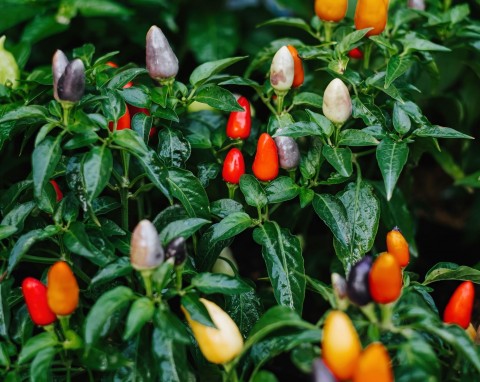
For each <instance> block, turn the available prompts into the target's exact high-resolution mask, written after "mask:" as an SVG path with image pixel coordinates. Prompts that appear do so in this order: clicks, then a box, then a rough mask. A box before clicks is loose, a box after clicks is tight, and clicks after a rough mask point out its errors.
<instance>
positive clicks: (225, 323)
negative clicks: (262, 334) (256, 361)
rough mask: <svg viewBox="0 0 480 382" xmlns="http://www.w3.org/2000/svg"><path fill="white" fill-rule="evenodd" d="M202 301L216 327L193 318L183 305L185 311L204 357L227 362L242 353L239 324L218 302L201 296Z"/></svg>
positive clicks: (222, 362) (210, 360) (217, 362)
mask: <svg viewBox="0 0 480 382" xmlns="http://www.w3.org/2000/svg"><path fill="white" fill-rule="evenodd" d="M200 302H201V303H202V304H203V305H204V306H205V308H206V309H207V311H208V314H209V315H210V318H211V319H212V321H213V323H214V324H215V326H216V328H212V327H210V326H206V325H203V324H201V323H199V322H197V321H195V320H193V319H192V318H191V317H190V314H189V313H188V311H187V310H186V309H185V308H184V307H183V306H182V310H183V313H185V317H186V318H187V322H188V325H189V326H190V328H191V329H192V332H193V335H194V337H195V339H196V340H197V342H198V346H199V348H200V351H201V352H202V354H203V355H204V357H205V358H206V359H207V360H208V361H209V362H212V363H215V364H225V363H227V362H229V361H231V360H232V359H234V358H235V357H236V356H238V355H239V354H240V352H241V351H242V348H243V337H242V335H241V334H240V330H238V326H237V324H235V322H234V321H233V320H232V319H231V317H230V316H229V315H228V314H227V313H225V312H224V311H223V310H222V309H221V308H220V307H219V306H218V305H217V304H215V303H213V302H212V301H209V300H206V299H204V298H201V299H200Z"/></svg>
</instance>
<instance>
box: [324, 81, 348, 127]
mask: <svg viewBox="0 0 480 382" xmlns="http://www.w3.org/2000/svg"><path fill="white" fill-rule="evenodd" d="M322 110H323V114H324V115H325V117H327V118H328V119H329V120H330V121H332V122H333V123H344V122H345V121H346V120H347V119H348V118H350V116H351V115H352V99H351V98H350V93H349V92H348V88H347V87H346V86H345V84H344V83H343V81H342V80H341V79H339V78H335V79H334V80H332V81H331V82H330V83H329V84H328V86H327V87H326V89H325V92H324V93H323V105H322Z"/></svg>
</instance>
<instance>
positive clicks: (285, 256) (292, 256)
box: [253, 221, 305, 314]
mask: <svg viewBox="0 0 480 382" xmlns="http://www.w3.org/2000/svg"><path fill="white" fill-rule="evenodd" d="M253 239H254V240H255V242H256V243H258V244H260V245H261V246H262V256H263V259H264V260H265V264H266V266H267V272H268V276H269V277H270V281H271V283H272V286H273V293H274V295H275V299H276V300H277V302H278V304H280V305H284V306H288V307H290V308H291V309H294V310H295V311H296V312H298V313H299V314H300V313H301V312H302V308H303V300H304V298H305V277H304V275H305V269H304V265H303V257H302V249H301V247H300V241H299V240H298V238H297V237H296V236H293V235H292V234H291V233H290V232H289V231H288V230H287V229H282V228H280V227H279V226H278V224H277V223H276V222H271V221H267V222H265V223H264V224H263V225H262V226H260V227H258V228H256V229H255V230H254V231H253Z"/></svg>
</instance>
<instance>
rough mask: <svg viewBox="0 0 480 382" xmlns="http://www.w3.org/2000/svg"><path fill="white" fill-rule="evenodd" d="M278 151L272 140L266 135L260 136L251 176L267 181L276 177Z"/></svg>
mask: <svg viewBox="0 0 480 382" xmlns="http://www.w3.org/2000/svg"><path fill="white" fill-rule="evenodd" d="M278 168H279V163H278V151H277V145H276V144H275V141H274V140H273V138H272V137H271V136H270V135H268V134H267V133H263V134H262V135H260V138H259V139H258V143H257V153H256V154H255V159H254V161H253V165H252V170H253V174H254V175H255V176H256V177H257V179H259V180H263V181H269V180H273V179H275V178H276V177H277V176H278Z"/></svg>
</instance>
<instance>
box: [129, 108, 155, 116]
mask: <svg viewBox="0 0 480 382" xmlns="http://www.w3.org/2000/svg"><path fill="white" fill-rule="evenodd" d="M127 107H128V112H129V113H130V117H133V116H134V115H135V114H138V113H143V114H145V115H148V116H150V110H148V109H147V108H145V107H136V106H133V105H127Z"/></svg>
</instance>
